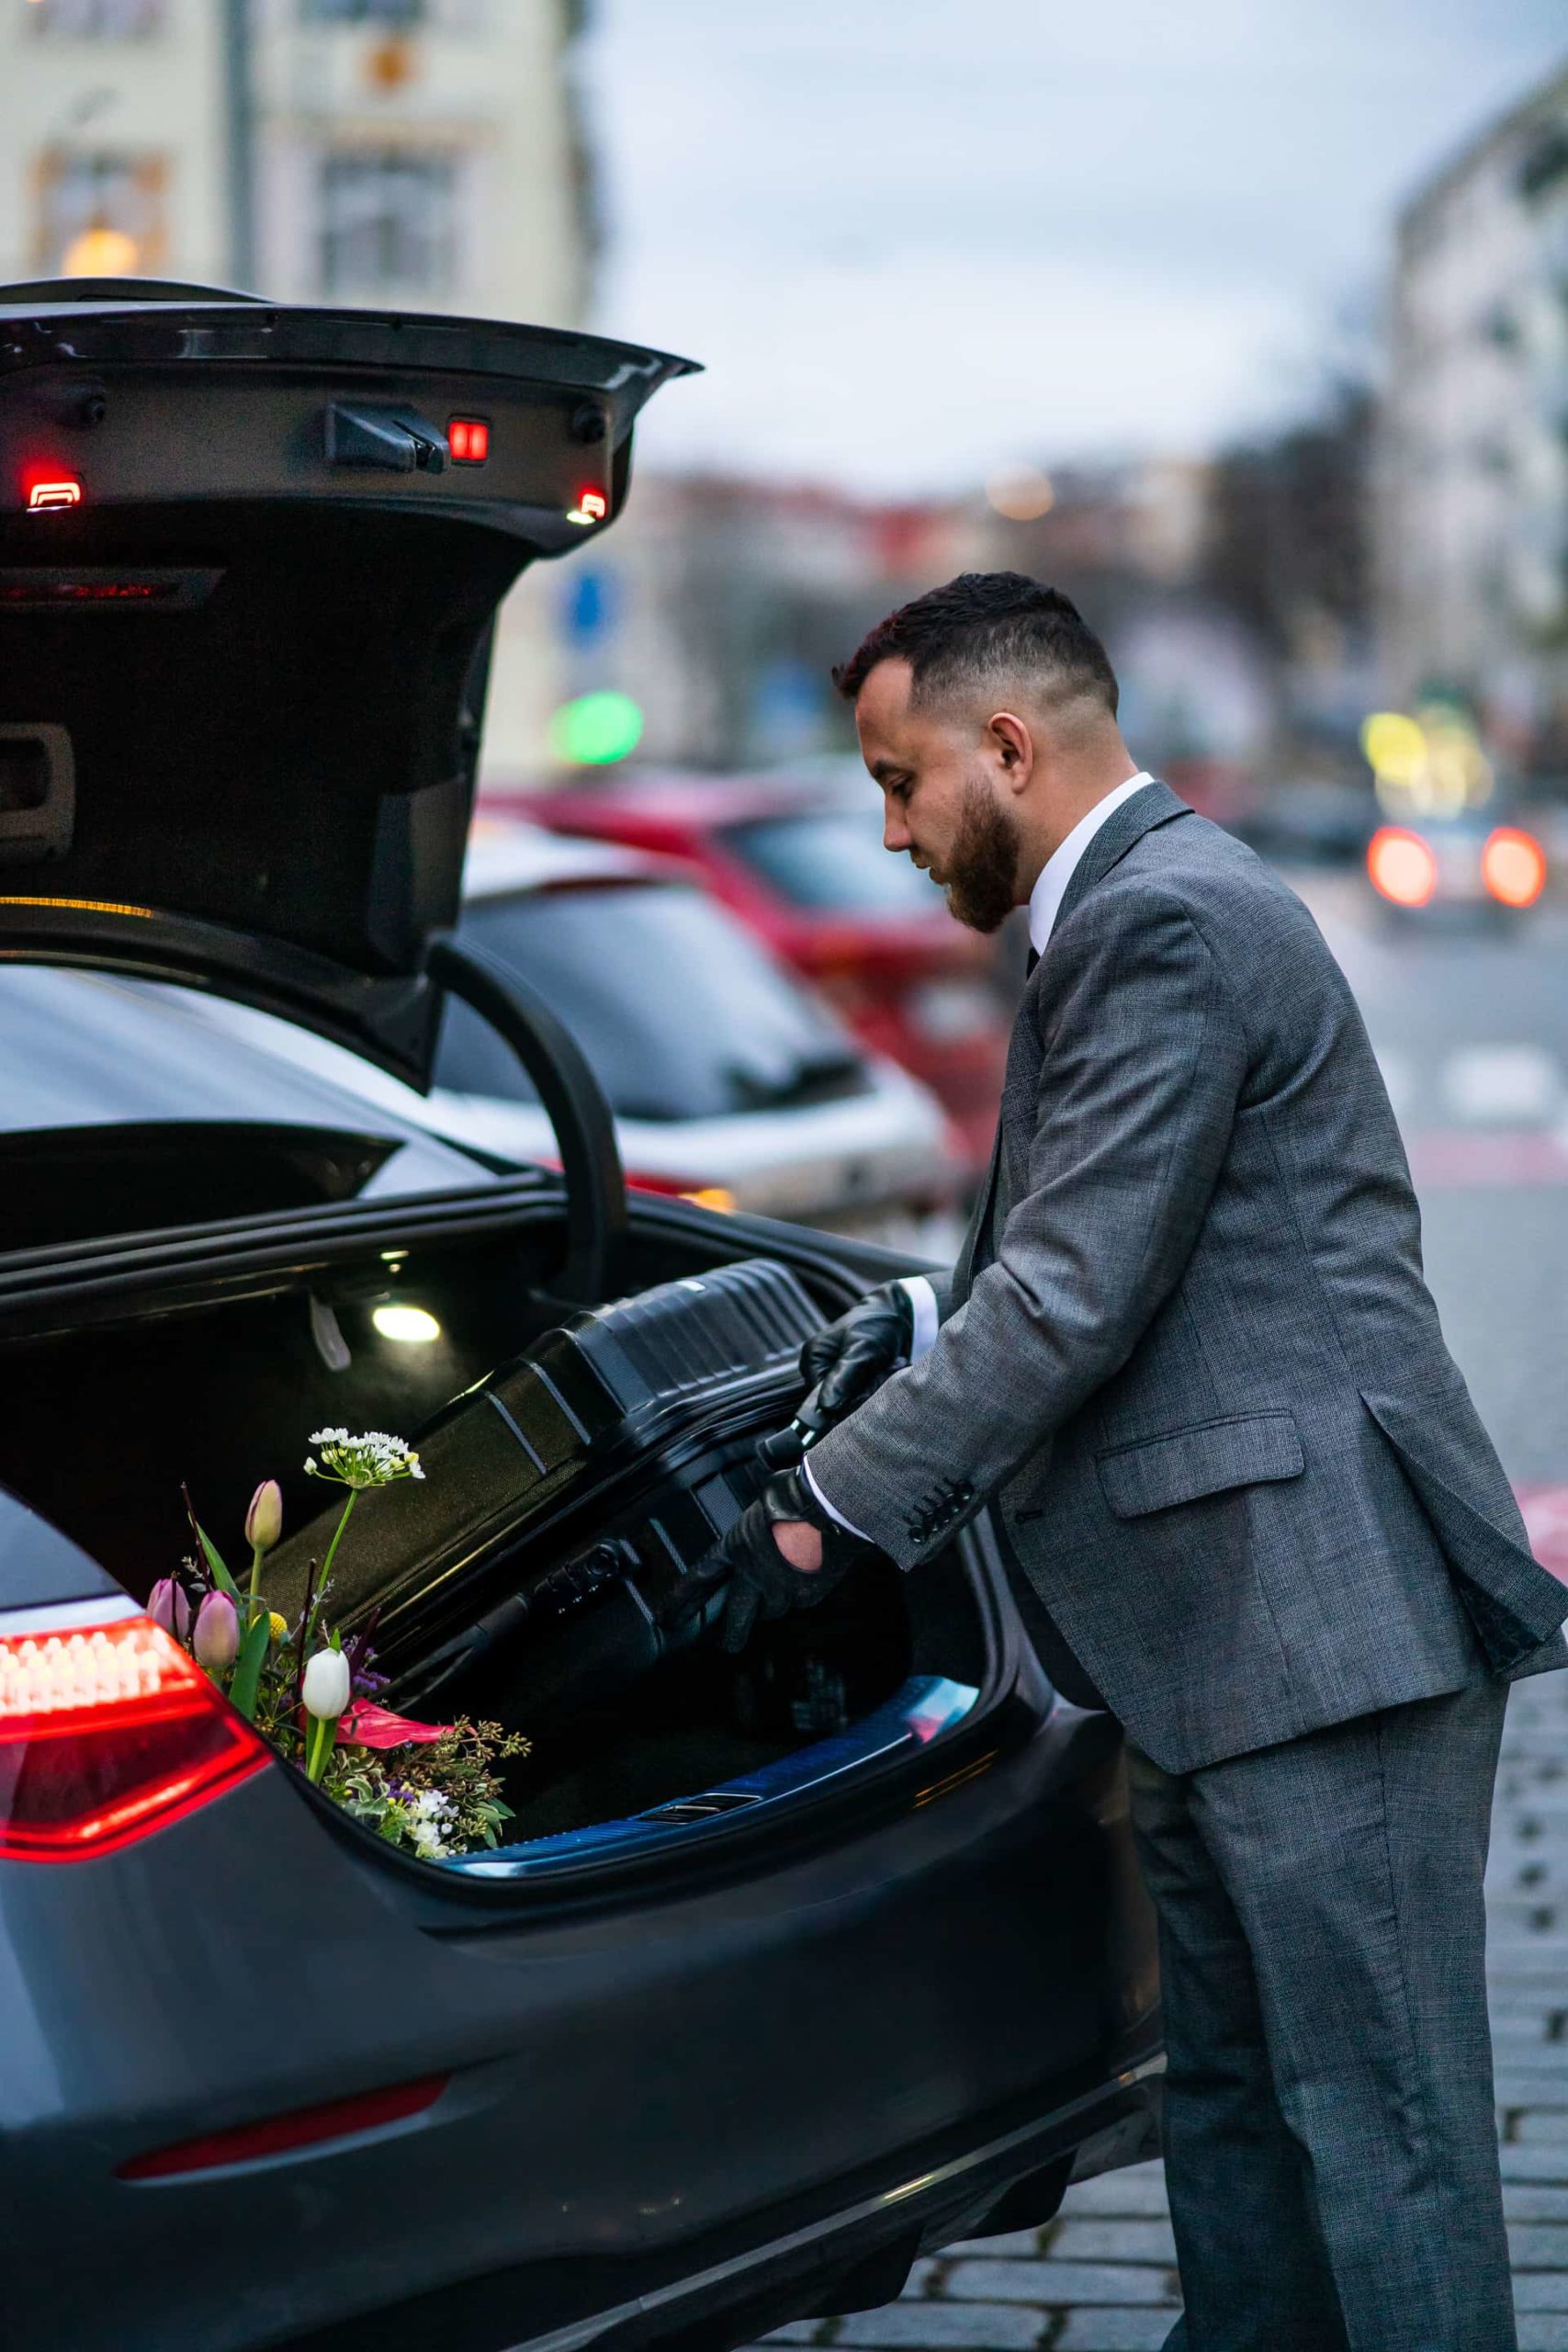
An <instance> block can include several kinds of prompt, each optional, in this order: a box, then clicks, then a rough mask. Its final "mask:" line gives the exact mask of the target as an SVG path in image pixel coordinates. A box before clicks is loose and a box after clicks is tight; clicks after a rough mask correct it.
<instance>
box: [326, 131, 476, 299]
mask: <svg viewBox="0 0 1568 2352" xmlns="http://www.w3.org/2000/svg"><path fill="white" fill-rule="evenodd" d="M320 168H321V209H320V219H321V243H320V266H319V276H320V279H321V291H322V293H323V294H367V293H378V292H387V293H410V294H430V295H434V296H444V295H446V294H448V293H449V292H451V291H452V290H453V289H454V288H456V287H457V285H458V284H459V283H460V277H461V273H460V271H459V267H458V258H459V256H458V251H457V199H458V163H457V157H456V156H453V155H438V154H428V153H418V152H416V151H414V150H412V149H409V148H398V147H383V148H357V147H355V148H344V149H340V150H339V151H338V152H337V153H333V154H328V155H323V156H322V158H321V167H320Z"/></svg>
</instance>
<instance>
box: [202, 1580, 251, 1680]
mask: <svg viewBox="0 0 1568 2352" xmlns="http://www.w3.org/2000/svg"><path fill="white" fill-rule="evenodd" d="M191 1647H192V1649H193V1650H194V1651H195V1652H196V1656H197V1664H198V1665H199V1666H204V1667H205V1668H207V1671H208V1672H209V1674H221V1673H223V1672H224V1671H225V1670H226V1669H227V1668H229V1667H231V1666H232V1665H233V1663H234V1660H235V1657H237V1656H238V1654H239V1648H240V1616H239V1611H237V1610H236V1608H235V1607H234V1604H233V1602H232V1601H231V1600H230V1598H229V1596H228V1594H227V1593H226V1592H209V1594H208V1596H207V1599H206V1600H204V1601H203V1602H202V1604H201V1607H200V1608H199V1609H198V1610H197V1612H196V1637H195V1639H194V1641H193V1642H192V1643H191Z"/></svg>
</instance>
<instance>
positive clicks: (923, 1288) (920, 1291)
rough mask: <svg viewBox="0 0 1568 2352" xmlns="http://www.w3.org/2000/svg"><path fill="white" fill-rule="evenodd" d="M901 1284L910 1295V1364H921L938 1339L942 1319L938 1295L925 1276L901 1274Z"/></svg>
mask: <svg viewBox="0 0 1568 2352" xmlns="http://www.w3.org/2000/svg"><path fill="white" fill-rule="evenodd" d="M898 1280H899V1284H900V1286H901V1287H902V1288H903V1289H904V1290H907V1291H908V1294H909V1306H910V1308H911V1310H912V1329H911V1330H910V1333H909V1362H910V1363H919V1360H920V1358H921V1357H922V1356H923V1355H924V1354H925V1352H926V1351H927V1349H928V1348H929V1347H930V1346H931V1342H932V1340H934V1339H935V1338H936V1335H937V1329H938V1326H939V1325H940V1323H941V1320H942V1317H940V1316H939V1315H938V1313H937V1311H936V1293H935V1291H934V1290H932V1288H931V1284H930V1283H929V1282H927V1280H926V1278H925V1276H924V1274H900V1276H899V1277H898Z"/></svg>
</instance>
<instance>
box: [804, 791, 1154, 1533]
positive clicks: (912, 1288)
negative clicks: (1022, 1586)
mask: <svg viewBox="0 0 1568 2352" xmlns="http://www.w3.org/2000/svg"><path fill="white" fill-rule="evenodd" d="M1153 782H1154V778H1153V776H1152V775H1149V774H1148V772H1147V770H1146V769H1144V768H1140V769H1139V770H1138V773H1137V775H1130V776H1129V777H1128V778H1127V781H1126V783H1125V784H1118V785H1114V786H1112V787H1111V790H1110V791H1109V792H1108V793H1107V794H1106V795H1105V797H1104V798H1103V799H1100V800H1097V801H1096V802H1095V804H1094V807H1093V808H1092V809H1089V812H1088V814H1087V815H1086V816H1082V817H1080V818H1079V819H1078V821H1077V824H1076V825H1075V826H1074V827H1073V830H1072V831H1071V832H1070V833H1069V834H1068V835H1067V837H1066V841H1064V842H1059V843H1058V845H1057V846H1056V848H1055V849H1054V850H1053V851H1052V852H1051V854H1050V856H1049V857H1048V858H1047V859H1046V860H1045V863H1044V865H1043V866H1042V867H1041V869H1040V878H1039V880H1038V881H1037V882H1036V883H1035V885H1034V888H1033V889H1032V890H1031V892H1030V894H1029V944H1030V945H1031V946H1032V948H1033V950H1034V953H1035V954H1036V955H1037V956H1043V954H1044V953H1045V947H1046V944H1047V942H1048V941H1049V939H1050V936H1051V933H1052V932H1053V931H1054V930H1055V927H1056V917H1057V916H1058V915H1059V914H1060V913H1061V911H1062V900H1063V899H1065V898H1066V895H1067V885H1068V883H1069V882H1070V881H1071V880H1072V878H1073V876H1074V874H1075V873H1076V872H1077V865H1078V861H1079V859H1080V858H1081V857H1082V855H1083V854H1084V852H1085V850H1086V849H1087V848H1088V847H1089V843H1090V842H1091V841H1093V839H1094V837H1095V835H1096V833H1098V832H1099V831H1100V827H1101V825H1103V824H1104V822H1105V820H1106V819H1107V818H1108V817H1109V816H1110V815H1111V812H1112V810H1114V809H1120V808H1121V806H1122V802H1123V800H1130V799H1131V798H1132V797H1133V795H1134V792H1142V790H1143V788H1144V786H1145V784H1152V783H1153ZM900 1280H901V1282H902V1284H903V1287H904V1289H905V1290H907V1291H908V1294H909V1305H910V1307H911V1309H912V1310H913V1326H914V1328H913V1330H912V1332H911V1334H910V1339H909V1362H910V1363H918V1362H919V1358H920V1357H921V1356H923V1355H924V1354H925V1352H926V1350H927V1349H928V1348H929V1347H930V1346H931V1342H932V1340H934V1339H935V1338H936V1335H937V1323H938V1317H937V1311H936V1293H935V1291H933V1290H932V1288H931V1284H930V1283H929V1282H928V1281H927V1280H926V1277H925V1276H924V1274H905V1275H902V1276H901V1277H900ZM800 1466H801V1468H802V1469H803V1470H804V1471H805V1473H806V1483H807V1486H808V1487H810V1489H811V1491H812V1493H813V1494H814V1495H815V1496H816V1498H817V1499H818V1502H819V1503H820V1504H821V1506H822V1508H823V1510H825V1511H826V1512H827V1514H828V1516H829V1519H830V1520H833V1521H836V1522H837V1524H838V1525H839V1526H840V1527H843V1528H848V1530H849V1532H850V1533H851V1534H852V1535H862V1531H861V1530H860V1529H859V1528H858V1527H856V1526H854V1525H853V1524H852V1522H851V1521H849V1520H847V1519H846V1518H845V1517H844V1514H843V1512H842V1511H841V1510H834V1508H833V1506H832V1504H831V1503H830V1502H829V1499H828V1498H827V1496H826V1495H825V1494H824V1493H823V1492H822V1489H821V1487H819V1486H818V1483H817V1480H816V1477H815V1476H814V1475H813V1472H812V1468H811V1457H810V1455H809V1454H807V1455H806V1456H805V1458H804V1460H803V1461H802V1463H801V1465H800ZM862 1540H863V1541H865V1540H866V1539H865V1538H864V1537H863V1536H862Z"/></svg>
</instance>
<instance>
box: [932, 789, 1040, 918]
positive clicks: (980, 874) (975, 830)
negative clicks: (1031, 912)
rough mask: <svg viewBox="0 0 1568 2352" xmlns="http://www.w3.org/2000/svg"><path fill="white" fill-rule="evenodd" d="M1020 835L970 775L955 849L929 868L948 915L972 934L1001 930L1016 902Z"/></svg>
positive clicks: (1008, 812)
mask: <svg viewBox="0 0 1568 2352" xmlns="http://www.w3.org/2000/svg"><path fill="white" fill-rule="evenodd" d="M1018 854H1019V833H1018V820H1017V819H1016V818H1015V817H1014V816H1013V813H1012V811H1011V809H1009V808H1007V807H1006V806H1005V805H1004V804H1003V803H1002V802H1001V801H999V800H998V799H997V798H996V797H994V795H993V794H992V792H991V791H990V789H989V787H988V786H987V785H986V784H985V783H983V782H982V781H981V780H980V779H979V778H978V777H975V776H971V777H970V778H969V780H968V781H967V782H966V783H965V785H964V797H963V798H962V800H961V801H960V803H959V810H958V825H957V829H956V831H954V833H953V846H952V848H951V849H950V850H949V851H948V853H947V855H946V856H945V857H944V858H943V859H942V863H941V865H940V866H936V867H933V871H934V872H935V875H936V879H937V880H938V881H939V882H940V883H941V884H942V887H943V888H944V889H945V890H946V892H947V905H948V911H949V912H950V913H951V914H953V915H954V916H956V918H957V920H958V921H959V922H962V923H966V924H967V925H968V927H969V929H970V930H971V931H983V932H993V931H998V930H999V929H1000V928H1001V925H1002V924H1003V923H1004V922H1006V920H1007V918H1008V916H1009V915H1010V913H1011V912H1012V910H1013V908H1014V906H1015V905H1016V904H1017V895H1016V894H1017V888H1018Z"/></svg>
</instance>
